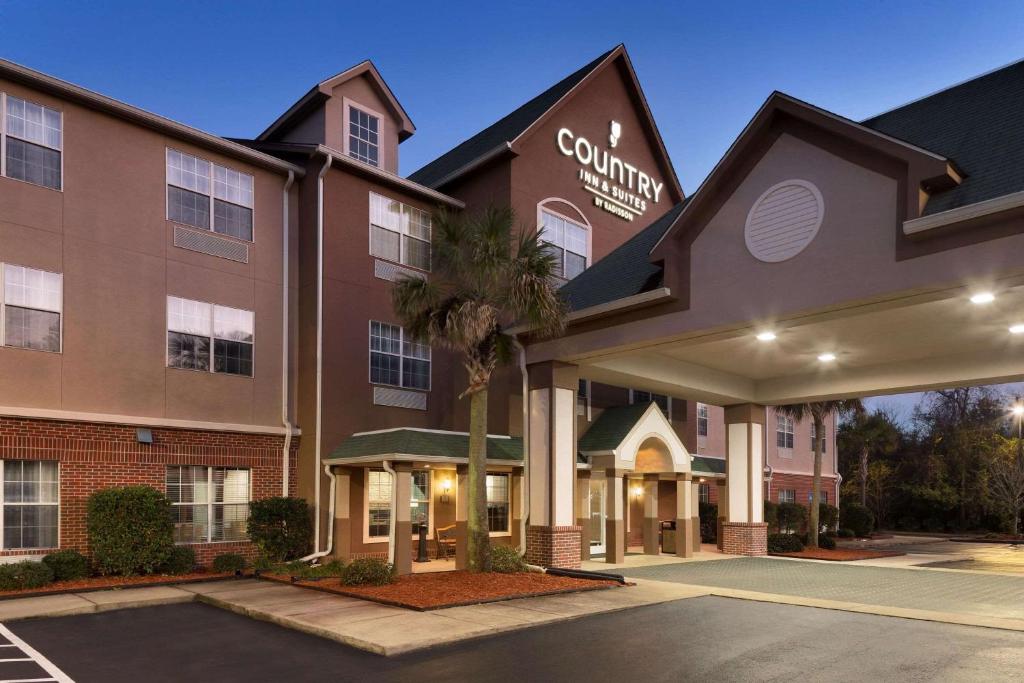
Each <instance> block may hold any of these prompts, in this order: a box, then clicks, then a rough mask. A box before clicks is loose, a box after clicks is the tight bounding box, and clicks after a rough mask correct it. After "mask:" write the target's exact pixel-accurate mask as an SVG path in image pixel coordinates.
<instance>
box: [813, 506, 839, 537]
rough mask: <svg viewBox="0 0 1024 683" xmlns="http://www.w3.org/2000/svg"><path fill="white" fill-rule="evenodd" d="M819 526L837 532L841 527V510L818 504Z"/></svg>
mask: <svg viewBox="0 0 1024 683" xmlns="http://www.w3.org/2000/svg"><path fill="white" fill-rule="evenodd" d="M818 524H819V525H820V526H821V528H824V529H827V530H829V531H835V530H836V527H837V526H838V525H839V508H837V507H836V506H835V505H829V504H828V503H818Z"/></svg>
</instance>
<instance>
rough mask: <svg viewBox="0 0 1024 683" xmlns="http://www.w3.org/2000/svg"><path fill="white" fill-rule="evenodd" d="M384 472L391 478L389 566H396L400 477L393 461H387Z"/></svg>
mask: <svg viewBox="0 0 1024 683" xmlns="http://www.w3.org/2000/svg"><path fill="white" fill-rule="evenodd" d="M383 465H384V471H385V472H387V473H388V474H389V475H390V476H391V506H390V508H389V510H390V514H388V564H390V565H394V564H395V514H396V512H397V508H398V504H397V503H398V500H397V499H398V477H397V476H396V475H395V470H394V468H392V467H391V461H390V460H385V461H384V462H383Z"/></svg>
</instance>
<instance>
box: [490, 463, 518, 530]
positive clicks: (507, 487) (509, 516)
mask: <svg viewBox="0 0 1024 683" xmlns="http://www.w3.org/2000/svg"><path fill="white" fill-rule="evenodd" d="M488 477H504V479H505V491H506V493H507V494H508V499H507V500H506V501H505V505H506V507H507V508H508V513H507V514H506V515H505V520H506V521H507V523H508V528H507V529H506V530H505V531H491V524H490V516H488V518H487V535H488V536H490V537H492V538H498V537H505V536H511V535H512V473H511V472H487V473H485V475H484V480H485V481H484V489H485V493H484V504H485V506H489V505H490V504H491V498H490V492H491V489H490V487H489V486H487V482H486V479H487V478H488Z"/></svg>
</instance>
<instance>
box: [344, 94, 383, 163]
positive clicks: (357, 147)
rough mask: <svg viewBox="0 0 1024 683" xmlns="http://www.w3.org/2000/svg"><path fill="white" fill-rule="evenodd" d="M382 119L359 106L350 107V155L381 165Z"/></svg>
mask: <svg viewBox="0 0 1024 683" xmlns="http://www.w3.org/2000/svg"><path fill="white" fill-rule="evenodd" d="M379 135H380V119H379V118H377V117H376V116H374V115H372V114H368V113H367V112H365V111H363V110H362V109H360V108H358V107H353V106H352V105H349V107H348V155H349V156H350V157H352V158H353V159H358V160H359V161H364V162H366V163H368V164H371V165H373V166H377V165H379V162H380V146H379V142H378V139H379V138H378V136H379Z"/></svg>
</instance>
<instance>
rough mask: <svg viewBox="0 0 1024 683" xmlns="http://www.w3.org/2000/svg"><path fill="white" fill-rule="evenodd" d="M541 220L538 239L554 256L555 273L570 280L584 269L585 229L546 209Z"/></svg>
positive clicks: (585, 265) (585, 258)
mask: <svg viewBox="0 0 1024 683" xmlns="http://www.w3.org/2000/svg"><path fill="white" fill-rule="evenodd" d="M541 220H542V221H543V223H542V225H541V230H540V241H541V242H544V244H545V246H546V248H547V250H548V251H549V252H551V253H552V254H554V256H555V275H557V276H558V277H561V278H565V279H566V280H571V279H573V278H574V277H576V276H577V275H579V274H580V273H582V272H583V271H584V270H586V268H587V254H588V253H589V252H588V250H587V229H586V228H585V227H584V226H582V225H580V224H579V223H576V222H574V221H571V220H569V219H568V218H566V217H565V216H560V215H558V214H556V213H552V212H551V211H548V210H546V209H542V210H541Z"/></svg>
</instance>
